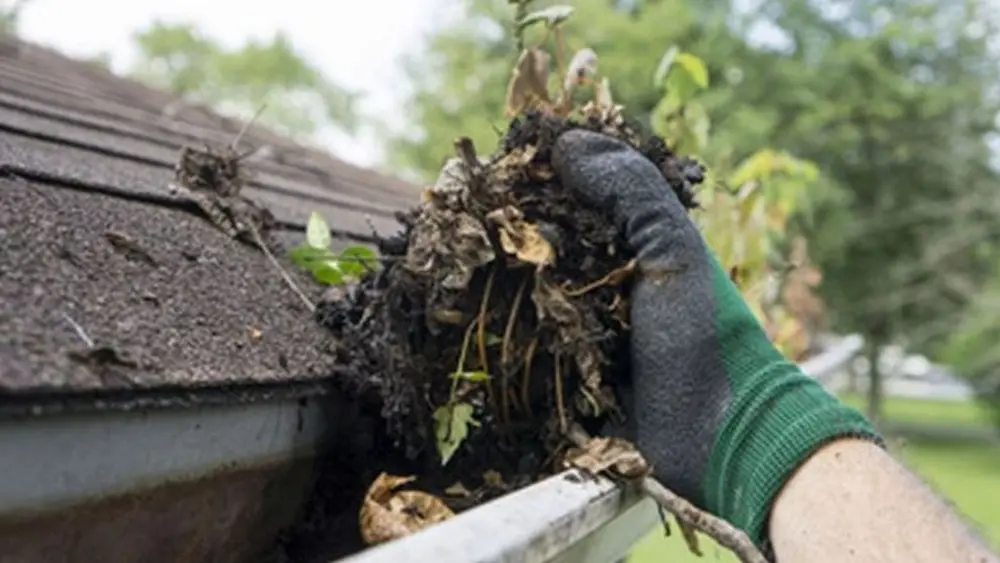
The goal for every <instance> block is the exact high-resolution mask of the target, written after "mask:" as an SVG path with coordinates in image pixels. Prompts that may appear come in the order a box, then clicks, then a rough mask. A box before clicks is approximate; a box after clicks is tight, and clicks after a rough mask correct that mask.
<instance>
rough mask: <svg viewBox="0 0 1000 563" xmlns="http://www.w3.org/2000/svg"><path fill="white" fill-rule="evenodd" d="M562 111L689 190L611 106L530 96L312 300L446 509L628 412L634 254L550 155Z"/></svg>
mask: <svg viewBox="0 0 1000 563" xmlns="http://www.w3.org/2000/svg"><path fill="white" fill-rule="evenodd" d="M571 128H583V129H588V130H592V131H599V132H603V133H605V134H609V135H613V136H614V137H617V138H619V139H622V140H624V141H626V142H628V143H629V144H631V145H632V146H634V147H636V148H637V149H639V150H640V151H641V152H642V153H643V154H644V155H645V156H646V157H647V158H648V159H649V160H650V161H652V162H653V163H654V164H656V165H657V167H658V168H659V169H660V170H661V171H662V172H663V174H664V177H665V178H666V179H667V181H668V182H669V183H670V185H671V186H672V187H673V188H674V191H675V193H676V194H677V196H678V197H679V198H680V199H681V201H682V202H684V203H685V205H686V206H687V207H688V208H691V207H694V206H695V202H694V198H693V188H694V186H695V185H696V184H698V183H699V182H701V180H702V176H703V171H702V168H701V167H700V166H699V165H697V164H696V163H694V162H693V161H692V160H689V159H685V158H679V157H677V156H676V155H674V154H673V153H672V152H671V151H670V150H669V149H668V148H667V146H666V144H665V143H664V142H663V140H662V139H660V138H658V137H655V136H647V137H644V136H643V135H641V134H640V133H639V131H638V129H637V128H636V127H634V126H633V125H632V124H630V123H629V120H627V119H626V118H625V116H624V115H623V113H622V111H621V108H620V107H617V106H613V105H603V104H598V103H590V104H588V105H586V106H585V107H583V108H582V109H581V110H580V111H579V115H578V116H573V117H570V116H565V115H560V113H559V112H554V111H551V110H549V111H546V109H544V108H543V109H537V108H535V109H530V110H528V111H526V112H524V113H522V114H521V115H519V116H517V117H516V118H515V119H513V121H512V122H511V124H510V127H509V130H508V131H507V133H506V135H505V136H504V138H503V139H502V141H501V143H500V148H499V150H498V151H497V152H496V154H494V155H492V156H491V157H489V158H479V157H478V156H477V155H476V154H475V149H474V147H473V146H472V143H471V142H470V141H469V140H468V139H460V140H459V141H458V142H457V143H456V152H457V154H458V156H456V157H454V158H453V159H451V160H450V161H449V162H448V164H447V165H446V166H445V167H444V169H443V170H442V172H441V175H440V177H439V179H438V181H437V183H436V184H435V185H434V186H433V187H431V188H429V189H427V190H426V191H425V193H424V198H423V201H422V202H421V204H420V206H419V207H418V208H416V209H414V210H412V211H411V212H409V213H406V214H400V216H399V220H400V221H401V223H402V224H403V225H404V229H403V231H402V232H401V233H399V234H398V235H396V236H393V237H390V238H387V239H385V240H383V241H382V242H381V243H380V245H379V250H380V254H381V255H382V262H383V264H384V266H383V267H382V268H381V269H379V270H378V271H375V272H370V273H367V274H366V275H364V276H363V277H362V278H361V280H360V282H359V283H357V284H355V285H353V286H351V287H349V288H347V290H346V291H345V292H344V295H343V297H342V298H341V299H338V300H333V301H327V302H324V303H321V304H320V305H319V307H318V308H317V315H318V318H319V319H320V321H321V322H322V323H323V324H324V325H325V326H327V327H328V328H329V329H330V330H331V331H332V332H333V334H334V336H335V340H336V343H337V344H336V352H335V355H336V366H337V367H336V368H335V369H336V377H335V380H336V381H337V385H339V386H341V387H342V389H343V390H344V391H345V392H346V393H347V394H348V395H349V396H351V397H353V398H355V399H356V400H357V401H359V402H361V403H362V404H363V405H364V406H365V407H366V408H368V409H370V410H372V411H375V412H378V413H379V415H380V416H381V417H382V418H383V419H384V421H385V424H386V432H387V435H388V436H389V437H390V438H391V440H392V441H393V443H394V444H395V446H396V447H397V448H398V449H399V450H400V451H402V452H403V453H404V455H405V458H406V459H407V460H408V461H410V462H412V469H411V470H412V471H413V473H414V474H416V475H419V476H421V477H424V478H425V482H423V483H421V487H422V488H423V489H424V490H433V491H434V492H436V493H440V494H441V495H443V497H444V498H445V499H446V501H447V502H448V504H449V505H451V506H452V507H453V508H456V509H461V508H463V507H465V506H467V505H469V504H471V503H470V502H469V501H468V499H470V498H471V499H474V501H475V503H478V502H482V501H485V500H488V499H489V498H493V497H495V496H498V495H500V494H503V493H505V492H508V491H509V489H510V488H511V487H516V486H519V485H522V484H526V483H527V482H530V481H532V480H535V479H537V478H539V477H541V476H544V475H547V474H549V473H551V472H554V471H558V470H561V469H562V467H561V466H560V465H559V462H560V461H559V460H560V457H561V456H560V454H561V453H563V449H564V447H565V446H567V445H568V442H567V440H566V437H565V435H566V432H567V431H568V429H569V428H570V426H571V424H572V423H574V422H577V423H583V424H584V425H585V427H588V428H595V425H596V424H599V423H600V422H601V421H603V420H606V419H607V418H608V417H619V418H622V417H624V416H626V415H627V413H625V412H623V410H622V405H621V404H620V403H619V402H618V400H617V399H616V392H615V391H616V385H617V384H618V383H620V382H623V381H625V379H626V378H627V377H628V375H627V374H628V365H627V363H628V356H627V342H628V334H629V325H628V308H629V285H630V282H631V280H632V274H633V272H634V270H635V261H634V259H633V255H632V253H631V251H630V249H629V248H628V247H627V245H626V244H625V241H624V240H623V237H622V233H621V229H620V227H619V226H618V225H615V224H614V223H613V221H612V219H611V217H610V216H609V215H608V212H607V210H606V209H602V208H596V207H594V206H591V205H589V204H587V203H585V202H584V201H581V200H580V199H578V197H577V195H576V194H575V193H574V192H573V191H572V190H571V189H568V188H566V187H565V186H563V185H562V184H561V183H560V182H559V178H558V177H557V176H556V175H555V173H554V171H553V169H552V166H551V163H550V158H551V149H552V145H553V143H554V141H555V140H556V138H557V137H558V136H559V135H560V134H561V133H563V132H565V131H566V130H568V129H571ZM504 484H510V485H507V486H505V485H504Z"/></svg>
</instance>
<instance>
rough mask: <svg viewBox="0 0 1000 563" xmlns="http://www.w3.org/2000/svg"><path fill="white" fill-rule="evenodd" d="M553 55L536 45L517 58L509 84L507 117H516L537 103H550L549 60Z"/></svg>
mask: <svg viewBox="0 0 1000 563" xmlns="http://www.w3.org/2000/svg"><path fill="white" fill-rule="evenodd" d="M551 59H552V57H551V55H549V54H548V53H546V52H545V51H542V50H541V49H536V48H534V47H532V48H530V49H525V50H524V51H522V52H521V56H520V57H519V58H518V60H517V65H516V66H515V67H514V72H513V73H512V74H511V77H510V83H508V85H507V102H506V104H505V106H506V113H507V117H514V116H516V115H519V114H520V113H522V112H524V111H525V110H526V109H529V108H530V107H532V106H535V105H539V104H541V105H548V104H549V103H550V100H549V90H548V83H549V61H550V60H551Z"/></svg>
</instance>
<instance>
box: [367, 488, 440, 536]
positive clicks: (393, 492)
mask: <svg viewBox="0 0 1000 563" xmlns="http://www.w3.org/2000/svg"><path fill="white" fill-rule="evenodd" d="M416 479H417V478H416V477H414V476H409V477H400V476H397V475H389V474H388V473H382V474H380V475H379V476H378V478H376V479H375V481H374V482H373V483H372V484H371V487H369V489H368V493H367V494H366V495H365V500H364V503H363V504H362V506H361V512H360V514H359V520H360V524H361V536H362V538H363V539H364V541H365V543H366V544H368V545H377V544H380V543H385V542H387V541H392V540H394V539H398V538H401V537H403V536H407V535H410V534H412V533H414V532H417V531H420V530H422V529H424V528H426V527H428V526H431V525H433V524H436V523H438V522H443V521H445V520H447V519H449V518H451V517H453V516H454V515H455V513H454V512H452V511H451V509H450V508H448V506H447V505H446V504H445V503H444V502H442V501H441V499H439V498H438V497H436V496H434V495H431V494H428V493H425V492H421V491H412V490H399V489H400V488H401V487H403V486H404V485H406V484H409V483H412V482H413V481H415V480H416Z"/></svg>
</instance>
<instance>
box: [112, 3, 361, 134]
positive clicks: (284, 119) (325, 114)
mask: <svg viewBox="0 0 1000 563" xmlns="http://www.w3.org/2000/svg"><path fill="white" fill-rule="evenodd" d="M134 41H135V45H136V47H137V48H138V51H139V58H138V60H137V62H136V63H135V64H134V66H133V67H132V69H130V74H131V75H132V76H134V77H136V78H138V79H140V80H142V81H144V82H146V83H148V84H151V85H153V86H156V87H159V88H163V89H165V90H168V91H170V92H174V93H176V94H179V95H182V96H184V97H186V98H188V99H190V100H192V101H196V102H201V103H206V104H209V105H212V106H215V107H218V108H219V109H221V110H228V111H233V112H241V113H243V114H254V113H256V111H257V110H258V109H260V108H261V107H263V106H264V105H265V104H266V111H264V112H262V113H261V115H260V121H261V122H262V123H265V124H267V125H270V126H272V127H274V128H276V129H278V130H280V131H282V132H284V133H286V134H290V135H306V136H308V135H313V134H315V133H316V132H317V131H319V130H320V128H322V127H323V126H326V125H333V126H337V127H339V128H340V129H342V130H345V131H347V132H353V131H354V130H355V128H356V126H357V124H358V115H357V111H356V109H355V99H356V95H355V94H354V93H352V92H349V91H348V90H346V89H344V88H342V87H341V86H339V85H337V84H335V83H333V82H332V81H331V80H330V79H328V78H327V77H325V76H324V75H323V73H322V72H321V71H320V70H319V69H318V68H316V67H315V66H314V65H312V64H311V63H310V62H309V61H308V60H307V59H305V58H304V57H303V56H302V55H301V54H300V53H299V52H298V51H297V50H296V49H295V46H294V45H293V44H292V41H291V40H290V38H289V37H288V36H287V35H286V34H285V33H283V32H278V33H276V34H275V35H274V36H273V37H272V38H271V39H270V40H268V41H261V40H258V39H250V40H248V41H247V42H246V43H244V44H243V45H241V46H239V47H237V48H227V47H226V46H224V45H222V44H221V43H219V42H218V41H216V40H215V39H213V38H211V37H208V36H207V35H205V34H203V33H202V32H201V31H200V30H198V29H197V28H196V27H195V26H194V25H192V24H186V23H180V24H178V23H164V22H161V21H155V22H153V23H152V24H150V25H149V26H148V27H146V28H144V29H142V30H139V31H137V32H136V33H135V35H134Z"/></svg>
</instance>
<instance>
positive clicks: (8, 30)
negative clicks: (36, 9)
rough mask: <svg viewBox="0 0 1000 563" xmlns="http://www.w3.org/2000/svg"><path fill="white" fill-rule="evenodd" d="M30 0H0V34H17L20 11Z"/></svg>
mask: <svg viewBox="0 0 1000 563" xmlns="http://www.w3.org/2000/svg"><path fill="white" fill-rule="evenodd" d="M29 2H31V0H0V35H5V34H6V35H15V34H17V24H18V21H19V20H20V18H21V13H22V12H24V8H25V7H26V6H27V5H28V3H29Z"/></svg>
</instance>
